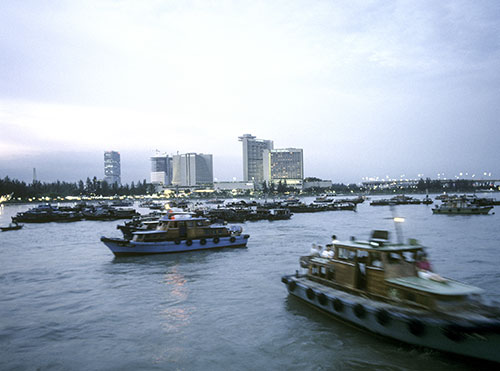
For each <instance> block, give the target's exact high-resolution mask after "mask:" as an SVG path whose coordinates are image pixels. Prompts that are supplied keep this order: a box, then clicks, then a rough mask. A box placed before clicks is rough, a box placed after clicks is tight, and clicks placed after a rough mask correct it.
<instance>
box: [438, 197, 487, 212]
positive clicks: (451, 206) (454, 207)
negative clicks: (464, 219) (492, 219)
mask: <svg viewBox="0 0 500 371" xmlns="http://www.w3.org/2000/svg"><path fill="white" fill-rule="evenodd" d="M491 209H493V206H479V205H474V204H472V203H470V202H468V201H464V200H460V199H456V200H452V201H447V202H444V203H442V204H441V205H439V206H436V207H434V208H433V209H432V213H433V214H460V215H479V214H482V215H486V214H488V213H489V212H490V210H491Z"/></svg>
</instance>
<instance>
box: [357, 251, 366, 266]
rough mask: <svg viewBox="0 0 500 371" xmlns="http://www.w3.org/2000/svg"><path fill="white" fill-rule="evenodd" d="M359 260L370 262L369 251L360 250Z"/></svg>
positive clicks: (360, 261)
mask: <svg viewBox="0 0 500 371" xmlns="http://www.w3.org/2000/svg"><path fill="white" fill-rule="evenodd" d="M358 262H359V263H364V264H366V263H368V251H364V250H358Z"/></svg>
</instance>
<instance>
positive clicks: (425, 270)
mask: <svg viewBox="0 0 500 371" xmlns="http://www.w3.org/2000/svg"><path fill="white" fill-rule="evenodd" d="M415 265H416V267H417V275H418V277H420V278H424V279H427V280H432V281H436V282H441V283H445V282H446V281H447V280H446V278H443V277H441V276H440V275H439V274H437V273H434V272H433V271H432V267H431V263H430V262H429V261H428V260H427V254H426V253H423V254H422V255H421V256H420V258H419V259H418V261H417V262H416V264H415Z"/></svg>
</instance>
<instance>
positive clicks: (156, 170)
mask: <svg viewBox="0 0 500 371" xmlns="http://www.w3.org/2000/svg"><path fill="white" fill-rule="evenodd" d="M172 170H173V169H172V157H170V156H168V155H167V154H160V153H156V155H154V156H152V157H151V183H152V184H155V185H171V184H172V173H173V171H172Z"/></svg>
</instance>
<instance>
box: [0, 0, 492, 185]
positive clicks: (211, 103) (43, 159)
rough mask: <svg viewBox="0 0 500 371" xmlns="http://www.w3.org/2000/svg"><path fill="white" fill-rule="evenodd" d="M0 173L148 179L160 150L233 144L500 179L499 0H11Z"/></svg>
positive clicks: (316, 166)
mask: <svg viewBox="0 0 500 371" xmlns="http://www.w3.org/2000/svg"><path fill="white" fill-rule="evenodd" d="M0 48H1V49H0V50H1V52H0V61H1V63H2V68H1V69H0V133H1V136H0V177H1V178H3V177H5V176H9V177H11V178H17V179H21V180H24V181H30V180H31V179H32V171H33V168H36V169H37V177H38V179H39V180H41V181H54V180H57V179H59V180H66V181H76V180H79V179H85V178H87V177H93V176H97V177H98V178H102V177H103V172H104V170H103V153H104V151H105V150H116V151H118V152H120V154H121V165H122V181H123V182H125V183H130V182H131V181H137V180H142V179H147V180H148V181H149V179H150V162H149V157H150V156H152V155H153V154H154V152H155V150H159V151H161V152H166V153H176V152H180V153H186V152H198V153H209V154H212V155H213V159H214V177H215V178H217V179H218V180H232V179H233V178H236V179H237V180H241V179H242V173H243V170H242V149H241V143H240V142H239V141H238V137H239V136H241V135H242V134H245V133H251V134H253V135H255V136H257V137H258V138H261V139H270V140H273V141H274V144H275V148H287V147H295V148H302V149H303V150H304V172H305V176H306V177H309V176H314V177H319V178H323V179H330V180H332V181H334V182H343V183H351V182H361V181H362V179H363V178H365V177H379V178H385V177H389V178H400V177H401V176H402V175H404V177H408V178H417V177H423V178H426V177H430V178H437V177H438V174H443V173H444V174H445V175H444V176H441V177H447V178H453V177H455V176H457V175H459V174H460V173H462V174H464V175H463V177H465V174H468V176H469V177H471V176H472V174H474V175H475V176H476V177H477V178H481V177H483V176H484V173H485V172H486V173H487V174H488V175H487V176H486V177H490V176H489V174H490V173H491V174H492V175H491V177H493V178H498V177H499V176H500V154H499V151H498V137H499V134H500V123H499V120H500V119H499V118H500V105H499V104H498V102H500V89H499V88H498V86H500V68H498V66H500V2H498V1H494V0H486V1H478V2H468V1H439V2H436V1H431V0H427V1H419V2H414V1H304V0H291V1H281V0H278V1H273V2H261V1H243V0H242V1H223V0H221V1H212V2H198V1H159V0H145V1H141V2H136V1H133V0H123V1H114V0H101V1H97V0H95V1H86V2H84V3H81V2H75V1H69V0H68V1H58V2H45V1H23V2H19V1H9V0H6V1H3V2H1V3H0Z"/></svg>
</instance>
